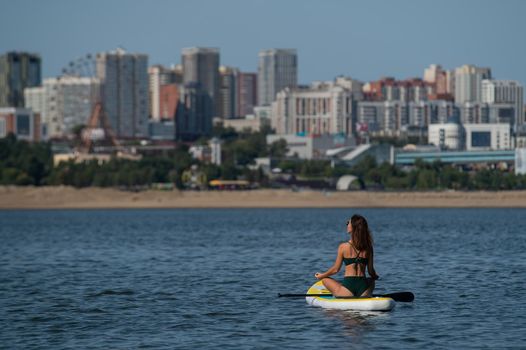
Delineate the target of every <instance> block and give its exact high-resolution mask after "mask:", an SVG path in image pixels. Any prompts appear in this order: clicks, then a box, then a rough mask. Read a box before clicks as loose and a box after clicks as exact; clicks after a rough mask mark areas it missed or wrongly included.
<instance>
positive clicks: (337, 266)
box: [314, 244, 344, 280]
mask: <svg viewBox="0 0 526 350" xmlns="http://www.w3.org/2000/svg"><path fill="white" fill-rule="evenodd" d="M343 246H344V244H340V246H339V247H338V253H337V255H336V261H335V262H334V265H332V266H331V268H330V269H328V270H327V271H325V272H324V273H320V272H316V273H315V274H314V277H316V278H317V279H319V280H321V279H323V278H325V277H329V276H332V275H334V274H335V273H338V272H339V271H340V268H341V267H342V261H343Z"/></svg>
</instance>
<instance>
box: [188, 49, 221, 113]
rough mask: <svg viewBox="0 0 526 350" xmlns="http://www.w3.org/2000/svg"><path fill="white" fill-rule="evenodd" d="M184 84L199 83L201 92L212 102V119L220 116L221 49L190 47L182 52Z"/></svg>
mask: <svg viewBox="0 0 526 350" xmlns="http://www.w3.org/2000/svg"><path fill="white" fill-rule="evenodd" d="M181 61H182V63H183V82H184V84H185V85H186V84H194V85H195V83H198V84H199V86H200V88H201V90H202V91H204V92H205V93H207V94H208V97H209V99H210V101H212V107H213V108H212V109H211V110H210V112H211V116H210V119H211V118H213V117H214V116H217V115H219V101H220V100H219V99H220V97H219V95H220V86H221V83H220V80H219V49H218V48H208V47H190V48H184V49H183V51H182V59H181Z"/></svg>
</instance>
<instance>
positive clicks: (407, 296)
mask: <svg viewBox="0 0 526 350" xmlns="http://www.w3.org/2000/svg"><path fill="white" fill-rule="evenodd" d="M332 296H333V295H332V294H331V293H321V294H281V293H279V294H278V298H282V297H283V298H305V297H332ZM373 297H383V298H391V299H393V300H394V301H399V302H403V303H410V302H412V301H413V300H414V299H415V296H414V294H413V293H411V292H398V293H389V294H382V295H376V294H373ZM336 298H338V299H358V298H360V297H336Z"/></svg>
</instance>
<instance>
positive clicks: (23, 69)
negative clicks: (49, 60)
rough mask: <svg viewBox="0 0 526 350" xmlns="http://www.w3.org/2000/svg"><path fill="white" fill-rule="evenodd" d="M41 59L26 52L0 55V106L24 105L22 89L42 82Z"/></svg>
mask: <svg viewBox="0 0 526 350" xmlns="http://www.w3.org/2000/svg"><path fill="white" fill-rule="evenodd" d="M41 65H42V60H41V59H40V56H39V55H36V54H32V53H27V52H7V53H5V54H3V55H1V56H0V107H24V89H25V88H28V87H34V86H39V85H40V84H41V82H42V72H41Z"/></svg>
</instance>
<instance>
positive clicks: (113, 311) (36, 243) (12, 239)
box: [0, 209, 526, 349]
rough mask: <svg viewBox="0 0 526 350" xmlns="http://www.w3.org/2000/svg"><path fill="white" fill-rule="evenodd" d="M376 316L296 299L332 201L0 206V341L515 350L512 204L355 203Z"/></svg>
mask: <svg viewBox="0 0 526 350" xmlns="http://www.w3.org/2000/svg"><path fill="white" fill-rule="evenodd" d="M359 212H360V213H362V214H363V215H365V216H366V217H367V218H368V220H369V223H370V226H371V228H372V230H373V234H374V237H375V241H376V251H375V252H376V254H375V258H376V259H375V260H376V269H377V271H378V273H379V275H380V278H381V279H380V280H379V281H378V283H377V291H378V292H396V291H412V292H413V293H414V294H415V295H416V299H415V302H414V303H398V305H397V306H396V308H395V309H394V311H392V312H388V313H369V314H368V313H353V312H343V311H327V310H323V309H318V308H313V307H309V306H307V304H306V303H305V300H304V299H283V298H277V297H276V296H277V293H278V292H281V293H303V292H305V291H306V290H307V288H308V287H309V286H310V285H311V284H312V283H313V282H314V279H313V274H314V273H315V272H316V271H319V270H325V269H326V268H328V267H330V265H331V264H332V263H333V261H334V258H335V253H336V248H337V245H338V243H339V242H340V241H343V240H345V239H346V238H347V235H346V233H345V221H346V220H347V219H348V217H349V216H350V215H351V214H353V213H354V211H352V210H342V209H245V210H243V209H235V210H96V211H95V210H87V211H81V210H72V211H68V210H64V211H0V348H6V349H17V348H18V349H66V348H69V349H77V348H90V349H108V348H111V349H130V348H132V349H133V348H141V349H175V348H197V347H199V348H225V349H242V348H247V349H254V348H258V349H259V348H276V347H281V348H286V349H294V348H297V349H305V348H320V346H325V347H328V348H335V349H370V348H375V349H399V348H404V349H422V348H444V349H450V348H456V349H467V348H471V349H480V348H488V349H489V348H525V347H526V321H525V318H526V316H525V315H526V303H525V302H524V289H525V287H526V283H525V281H526V238H525V237H526V236H525V235H526V229H525V228H526V210H524V209H511V210H510V209H476V210H475V209H472V210H471V209H460V210H459V209H447V210H444V209H416V210H415V209H366V210H360V211H359Z"/></svg>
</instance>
